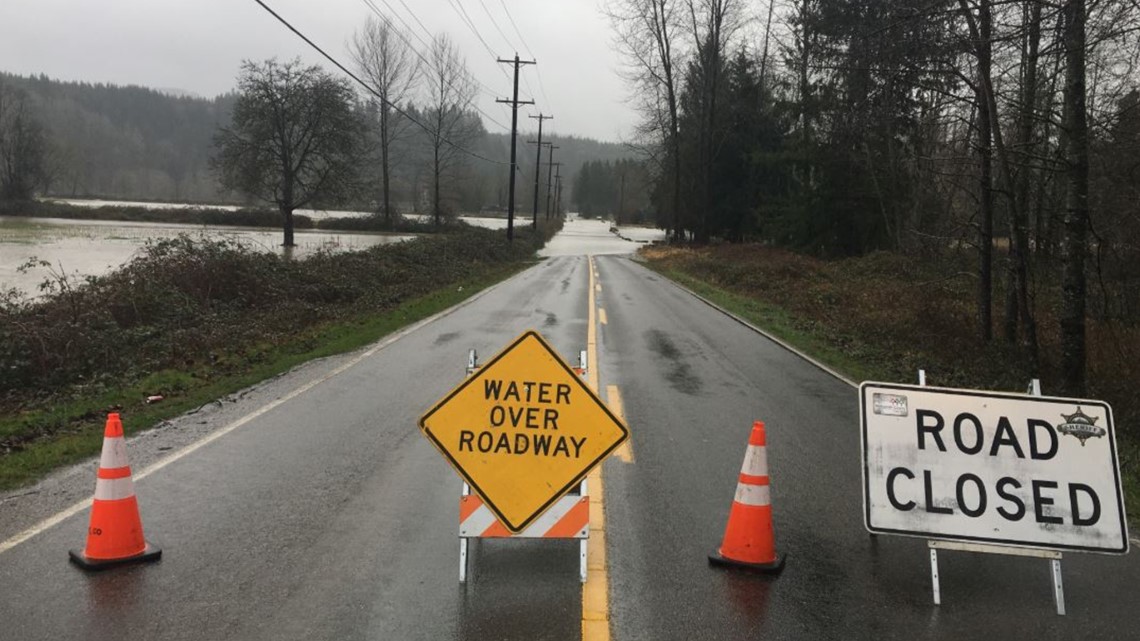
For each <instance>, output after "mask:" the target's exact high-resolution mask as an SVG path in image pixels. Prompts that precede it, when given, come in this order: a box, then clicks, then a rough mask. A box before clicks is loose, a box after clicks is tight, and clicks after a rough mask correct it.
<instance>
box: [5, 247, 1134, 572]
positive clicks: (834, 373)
mask: <svg viewBox="0 0 1140 641" xmlns="http://www.w3.org/2000/svg"><path fill="white" fill-rule="evenodd" d="M635 262H636V261H635ZM658 273H660V272H658ZM662 276H664V274H662ZM665 280H667V281H669V282H670V283H672V284H673V286H675V287H676V288H677V289H680V290H681V291H684V292H686V293H688V294H689V295H691V296H693V297H694V298H696V299H697V300H699V301H701V302H702V303H704V304H705V305H708V306H709V307H712V308H713V309H715V310H717V311H718V312H720V313H722V314H724V315H725V316H728V317H729V318H731V319H732V320H734V321H736V322H738V323H740V324H741V325H744V326H745V327H747V328H748V329H750V330H752V331H754V332H756V333H757V334H760V335H761V336H763V337H764V338H767V339H768V340H770V341H772V342H773V343H776V344H777V345H779V346H780V347H783V348H784V349H786V350H788V351H789V352H791V353H793V354H795V355H796V356H799V357H800V358H802V359H804V360H805V361H807V362H809V363H811V364H812V365H815V366H816V367H818V368H819V369H821V370H823V371H824V372H826V373H828V374H830V375H832V376H834V377H835V378H837V379H839V380H840V381H843V382H844V383H847V384H848V385H850V386H851V387H854V388H858V387H859V385H858V384H857V383H855V381H853V380H851V379H849V378H847V377H846V376H844V375H842V374H840V373H839V372H837V371H835V370H833V369H831V368H830V367H828V366H827V365H824V364H823V363H821V362H819V361H817V360H816V359H814V358H812V357H811V356H808V355H807V354H805V353H803V352H801V351H800V350H798V349H796V348H795V347H792V346H791V345H789V344H788V343H786V342H784V341H783V340H781V339H779V338H776V337H775V336H773V335H771V334H769V333H768V332H766V331H764V330H762V329H760V328H759V327H757V326H755V325H753V324H752V323H749V322H748V321H746V320H744V319H743V318H741V317H739V316H737V315H736V314H733V313H732V312H730V311H728V310H727V309H725V308H723V307H721V306H720V305H717V304H716V303H714V302H712V301H711V300H709V299H707V298H705V297H704V296H701V295H700V294H698V293H696V292H694V291H693V290H691V289H689V288H688V287H685V286H684V285H682V284H680V283H678V282H677V281H675V280H673V279H672V278H669V277H668V276H666V277H665ZM1128 540H1129V541H1131V542H1132V543H1135V544H1136V545H1140V538H1137V537H1129V538H1128ZM2 551H3V548H2V547H0V552H2Z"/></svg>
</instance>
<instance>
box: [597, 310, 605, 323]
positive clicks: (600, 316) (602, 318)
mask: <svg viewBox="0 0 1140 641" xmlns="http://www.w3.org/2000/svg"><path fill="white" fill-rule="evenodd" d="M598 322H600V323H601V324H603V325H606V324H607V323H606V310H605V308H603V307H599V308H598Z"/></svg>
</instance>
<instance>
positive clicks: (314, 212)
mask: <svg viewBox="0 0 1140 641" xmlns="http://www.w3.org/2000/svg"><path fill="white" fill-rule="evenodd" d="M48 200H49V201H50V202H57V203H65V204H68V205H75V206H77V207H92V208H95V207H110V206H114V207H146V208H148V209H189V208H195V209H220V210H223V211H237V209H238V207H237V206H235V205H194V204H187V203H150V202H134V201H128V200H95V199H90V198H51V199H48ZM296 213H297V215H298V216H308V217H309V218H311V219H313V220H326V219H329V218H360V217H364V216H370V215H371V212H367V211H349V210H338V209H298V210H297V211H296ZM407 217H408V218H411V219H413V220H420V221H423V222H430V221H431V216H429V215H424V214H411V215H409V216H407ZM460 218H461V219H462V220H465V221H467V222H468V223H470V224H472V225H475V226H476V227H486V228H487V229H506V228H507V219H506V218H491V217H482V216H460ZM530 219H531V217H530V214H526V213H520V214H519V217H518V218H517V219H516V220H515V224H517V225H523V224H527V225H529V224H530Z"/></svg>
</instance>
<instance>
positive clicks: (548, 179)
mask: <svg viewBox="0 0 1140 641" xmlns="http://www.w3.org/2000/svg"><path fill="white" fill-rule="evenodd" d="M555 149H561V147H559V146H558V145H555V144H553V143H551V145H550V162H549V167H547V169H546V219H547V220H550V188H551V185H552V180H553V178H554V166H555V165H561V164H562V163H560V162H558V163H556V162H554V150H555Z"/></svg>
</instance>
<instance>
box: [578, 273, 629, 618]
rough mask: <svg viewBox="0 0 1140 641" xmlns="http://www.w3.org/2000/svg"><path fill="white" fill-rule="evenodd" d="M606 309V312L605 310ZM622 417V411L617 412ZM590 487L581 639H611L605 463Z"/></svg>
mask: <svg viewBox="0 0 1140 641" xmlns="http://www.w3.org/2000/svg"><path fill="white" fill-rule="evenodd" d="M588 260H589V265H590V301H589V310H588V311H587V319H588V326H587V329H586V358H587V361H586V362H587V363H588V367H587V370H586V377H587V381H588V382H589V383H590V387H592V388H593V389H594V391H595V392H597V391H598V385H599V383H598V323H597V314H596V312H595V298H594V292H595V291H596V290H600V289H601V286H600V285H597V286H596V285H595V281H594V279H595V278H596V273H595V271H594V257H593V256H590V257H589V258H588ZM603 313H604V312H603ZM618 416H619V417H620V414H619V415H618ZM586 478H587V480H588V482H589V491H590V538H589V540H588V542H587V551H588V558H587V561H586V582H585V583H583V584H582V641H609V639H610V603H609V591H610V587H609V586H610V581H609V572H608V569H607V563H606V523H605V511H604V508H603V502H602V497H603V494H602V491H603V485H602V464H599V465H598V466H597V467H595V468H594V470H593V471H592V472H590V474H589V476H587V477H586Z"/></svg>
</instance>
